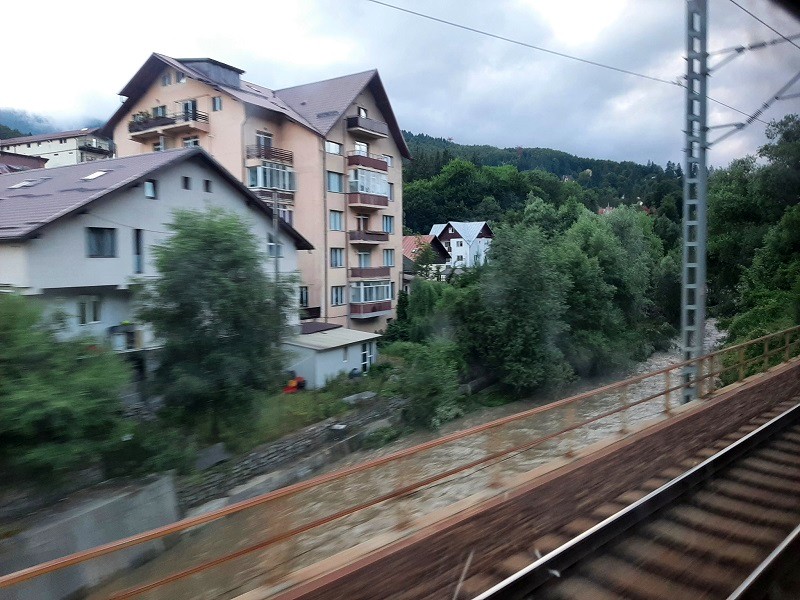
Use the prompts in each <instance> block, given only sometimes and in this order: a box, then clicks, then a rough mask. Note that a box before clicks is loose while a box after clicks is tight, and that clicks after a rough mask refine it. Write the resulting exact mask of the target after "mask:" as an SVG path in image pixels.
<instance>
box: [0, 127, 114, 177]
mask: <svg viewBox="0 0 800 600" xmlns="http://www.w3.org/2000/svg"><path fill="white" fill-rule="evenodd" d="M0 150H2V151H4V152H14V153H16V154H24V155H26V156H38V157H41V158H43V159H45V160H46V161H47V164H46V165H45V167H46V168H48V169H52V168H53V167H61V166H64V165H77V164H78V163H82V162H92V161H95V160H101V159H104V158H108V157H109V156H111V154H112V153H113V148H112V146H111V140H109V139H108V138H105V137H103V136H101V135H99V134H98V129H97V128H96V127H95V128H84V129H75V130H73V131H59V132H56V133H42V134H38V135H27V136H24V137H16V138H9V139H5V140H0Z"/></svg>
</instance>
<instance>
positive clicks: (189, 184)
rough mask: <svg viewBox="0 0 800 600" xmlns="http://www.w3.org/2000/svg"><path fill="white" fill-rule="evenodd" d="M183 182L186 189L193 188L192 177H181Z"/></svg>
mask: <svg viewBox="0 0 800 600" xmlns="http://www.w3.org/2000/svg"><path fill="white" fill-rule="evenodd" d="M181 184H182V185H183V189H185V190H190V189H192V178H191V177H186V176H183V177H181Z"/></svg>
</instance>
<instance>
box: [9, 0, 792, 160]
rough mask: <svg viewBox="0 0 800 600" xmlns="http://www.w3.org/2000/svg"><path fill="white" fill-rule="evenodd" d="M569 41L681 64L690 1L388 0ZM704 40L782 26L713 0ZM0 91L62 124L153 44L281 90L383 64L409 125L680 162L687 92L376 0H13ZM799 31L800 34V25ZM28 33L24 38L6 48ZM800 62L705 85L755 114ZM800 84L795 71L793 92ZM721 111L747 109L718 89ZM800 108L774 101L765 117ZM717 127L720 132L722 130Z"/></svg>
mask: <svg viewBox="0 0 800 600" xmlns="http://www.w3.org/2000/svg"><path fill="white" fill-rule="evenodd" d="M387 2H389V3H392V4H396V5H398V6H402V7H405V8H408V9H411V10H415V11H418V12H422V13H426V14H429V15H431V16H435V17H437V18H440V19H446V20H450V21H455V22H458V23H460V24H462V25H465V26H468V27H473V28H476V29H482V30H485V31H488V32H491V33H494V34H497V35H501V36H504V37H508V38H513V39H515V40H520V41H523V42H526V43H529V44H533V45H536V46H541V47H545V48H548V49H552V50H556V51H559V52H562V53H566V54H572V55H576V56H580V57H583V58H586V59H589V60H593V61H597V62H603V63H607V64H610V65H613V66H616V67H620V68H623V69H628V70H632V71H637V72H640V73H645V74H648V75H652V76H655V77H659V78H664V79H668V80H675V79H676V78H678V77H679V76H682V75H683V74H684V73H685V62H684V60H683V58H682V56H683V54H684V53H685V49H684V45H685V41H684V30H683V28H684V23H685V18H686V17H685V11H686V6H685V2H684V1H682V0H603V1H598V0H492V1H486V0H387ZM739 2H740V3H742V4H743V6H745V7H746V8H748V9H749V10H750V11H751V12H753V13H755V14H757V15H758V16H759V17H761V18H762V19H763V20H765V21H766V22H767V23H769V24H770V25H772V26H773V27H775V28H776V29H777V30H778V31H780V32H781V33H784V34H786V35H791V34H795V33H798V32H800V22H798V21H797V20H795V19H794V18H792V17H791V16H789V15H788V14H787V13H785V12H784V11H782V10H781V9H779V8H776V7H774V6H773V5H772V4H770V3H769V2H768V1H767V0H739ZM709 13H710V23H711V25H710V33H709V50H715V49H719V48H724V47H729V46H736V45H739V44H746V43H752V42H757V41H761V40H768V39H773V38H775V37H776V35H775V34H774V33H773V32H771V31H770V30H769V29H767V28H766V27H764V26H763V25H761V24H759V23H758V22H757V21H755V20H754V19H753V18H751V17H750V16H748V15H747V14H746V13H744V12H742V11H741V10H740V9H739V8H737V7H736V6H735V5H733V4H732V3H731V2H729V0H709ZM3 17H4V18H3V21H4V23H5V26H4V27H3V29H4V32H3V36H2V40H3V47H4V48H6V52H7V56H6V60H4V61H3V68H2V78H1V79H0V81H2V83H0V106H2V107H6V108H17V109H25V110H28V111H31V112H36V113H43V114H46V115H49V116H52V117H54V118H55V119H58V120H59V122H64V123H66V122H70V121H72V122H74V119H75V118H76V117H79V116H84V115H85V116H91V117H98V118H101V119H105V118H107V117H109V116H110V115H111V113H112V112H113V111H114V109H115V108H116V106H118V103H119V98H118V96H117V93H118V92H119V90H120V89H121V88H122V87H123V86H124V85H125V83H126V82H127V81H128V80H129V79H130V77H131V76H133V74H134V72H135V71H136V70H137V69H138V68H139V67H140V66H141V64H142V63H143V62H144V61H145V60H146V59H147V57H148V56H149V54H150V53H151V52H153V51H156V52H162V53H164V54H167V55H169V56H173V57H177V58H181V57H198V56H208V57H212V58H216V59H218V60H221V61H223V62H227V63H230V64H232V65H235V66H238V67H240V68H242V69H244V70H245V71H246V73H245V75H244V77H245V79H247V80H249V81H253V82H255V83H259V84H261V85H264V86H267V87H270V88H273V89H279V88H281V87H287V86H291V85H296V84H300V83H306V82H309V81H314V80H318V79H326V78H329V77H336V76H338V75H344V74H347V73H353V72H358V71H363V70H366V69H370V68H378V69H379V71H380V74H381V78H382V79H383V82H384V85H385V86H386V89H387V91H388V93H389V98H390V100H391V102H392V105H393V107H394V110H395V114H396V116H397V118H398V120H399V122H400V126H401V127H402V128H404V129H407V130H410V131H413V132H415V133H419V132H423V133H427V134H430V135H433V136H437V137H445V138H452V139H453V140H454V141H456V142H459V143H464V144H491V145H496V146H501V147H507V146H534V147H547V148H555V149H558V150H563V151H566V152H570V153H573V154H577V155H580V156H588V157H596V158H609V159H614V160H634V161H637V162H646V161H647V160H653V161H655V162H657V163H659V164H662V165H663V164H664V163H665V162H666V161H667V160H673V161H679V160H682V151H681V148H682V145H683V142H682V133H681V129H682V122H683V98H684V96H683V90H682V89H681V88H679V87H677V86H671V85H665V84H662V83H656V82H652V81H647V80H643V79H639V78H636V77H632V76H630V75H624V74H621V73H615V72H612V71H608V70H605V69H600V68H597V67H593V66H589V65H585V64H580V63H577V62H574V61H570V60H566V59H563V58H559V57H557V56H553V55H549V54H546V53H543V52H538V51H535V50H531V49H528V48H523V47H520V46H516V45H513V44H510V43H508V42H504V41H500V40H497V39H491V38H488V37H485V36H482V35H479V34H476V33H472V32H469V31H464V30H460V29H456V28H454V27H451V26H448V25H444V24H442V23H436V22H432V21H429V20H424V19H421V18H420V17H417V16H413V15H409V14H404V13H401V12H398V11H396V10H393V9H391V8H387V7H384V6H379V5H376V4H374V3H371V2H369V1H368V0H336V1H334V0H280V1H278V0H262V1H260V2H254V1H252V0H251V1H244V0H225V2H218V3H213V4H212V3H204V2H195V3H189V4H181V3H176V2H173V3H169V4H163V5H159V4H152V3H145V4H141V3H139V4H136V3H133V4H131V3H121V2H108V1H107V0H105V1H94V0H92V1H82V0H80V1H78V2H64V1H63V0H40V1H38V2H34V3H30V4H29V3H25V2H13V3H9V4H8V6H4V8H3ZM796 42H797V43H798V44H800V40H796ZM11 49H18V50H19V54H17V55H14V54H13V53H12V54H8V53H9V52H11ZM798 71H800V49H798V48H796V47H793V46H791V45H790V44H787V43H784V44H781V45H776V46H774V47H770V48H768V49H764V50H758V51H752V52H746V53H744V54H742V55H741V56H740V57H738V58H736V59H735V60H734V61H733V62H731V63H730V64H728V65H726V66H724V67H723V68H722V69H721V70H720V71H719V72H718V73H715V74H714V76H713V77H712V78H711V81H710V87H709V96H711V97H714V98H717V99H720V100H723V101H724V102H726V103H728V104H730V105H732V106H735V107H737V108H740V109H741V110H744V111H746V112H748V113H752V112H753V111H754V110H756V109H757V108H758V107H759V106H760V105H761V104H762V103H763V102H764V101H765V100H766V99H767V98H769V97H770V96H771V95H772V94H774V93H775V92H776V91H777V90H778V88H780V87H781V85H783V84H784V83H785V82H786V81H788V80H789V79H790V78H791V77H792V76H793V75H794V74H795V73H797V72H798ZM792 91H794V92H800V84H798V85H796V86H795V88H794V89H793V90H792ZM709 108H710V112H709V115H710V117H709V122H710V124H711V125H715V124H722V123H730V122H738V121H742V120H743V119H744V117H742V116H741V115H738V114H736V113H733V112H731V111H729V110H727V109H724V108H722V107H720V106H718V105H715V104H713V103H710V104H709ZM790 112H800V100H799V99H797V98H795V99H793V100H785V101H781V102H778V103H776V104H775V105H774V106H773V107H772V108H771V109H770V110H768V111H767V112H766V113H765V115H764V116H763V117H762V118H763V119H764V120H767V121H768V120H770V119H773V118H780V117H781V116H783V115H784V114H787V113H790ZM763 132H764V125H762V124H760V123H758V122H756V123H754V124H753V125H752V126H751V127H750V128H748V129H747V130H745V131H744V132H740V133H738V134H736V135H734V136H732V137H731V138H729V141H727V142H723V143H721V144H720V145H718V146H715V147H714V148H713V149H712V150H711V154H710V156H709V160H710V162H711V163H712V164H715V165H720V166H724V165H726V164H727V163H728V162H729V161H730V160H731V159H732V158H736V157H739V156H742V155H744V154H748V153H754V152H755V151H756V150H757V148H758V147H759V146H760V145H761V144H763V143H764V141H765V138H764V135H763ZM712 133H714V135H713V136H712V139H714V138H715V137H716V135H717V133H716V132H712Z"/></svg>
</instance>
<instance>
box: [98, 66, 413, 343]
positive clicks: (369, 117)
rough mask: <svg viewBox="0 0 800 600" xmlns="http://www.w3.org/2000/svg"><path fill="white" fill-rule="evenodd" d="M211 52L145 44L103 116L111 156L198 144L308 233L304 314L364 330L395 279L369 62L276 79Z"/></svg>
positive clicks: (389, 168)
mask: <svg viewBox="0 0 800 600" xmlns="http://www.w3.org/2000/svg"><path fill="white" fill-rule="evenodd" d="M243 75H244V72H243V71H242V69H239V68H237V67H234V66H232V65H228V64H225V63H223V62H220V61H218V60H215V59H212V58H181V59H176V58H172V57H169V56H165V55H163V54H157V53H153V54H152V55H151V56H150V57H149V58H148V59H147V60H146V61H145V62H144V64H142V66H141V67H140V68H139V70H138V71H136V73H134V74H133V76H132V77H131V79H130V81H129V82H128V83H127V84H126V85H125V86H124V87H123V88H122V90H121V91H120V95H121V96H124V97H125V100H124V102H123V103H122V104H121V105H120V107H119V108H118V110H117V111H116V112H115V113H114V114H113V115H112V116H111V118H110V119H109V121H108V123H107V124H106V125H105V127H104V128H103V132H104V133H105V134H106V135H109V136H113V139H114V144H115V149H116V152H117V155H118V156H131V155H136V154H142V153H150V152H158V151H161V150H164V149H169V148H178V147H182V146H200V147H201V148H203V149H205V150H206V151H207V152H208V153H209V154H211V155H212V156H213V157H214V158H215V159H216V160H217V161H219V162H220V164H222V165H223V166H224V167H225V168H227V169H228V170H229V171H230V172H231V173H233V174H234V176H236V177H237V178H238V179H239V180H240V181H242V182H243V183H244V184H245V185H246V186H248V187H250V188H251V189H252V190H253V191H254V192H255V193H256V194H257V195H258V196H260V197H261V198H263V200H264V201H265V202H267V203H269V204H270V205H272V204H275V205H277V207H278V212H279V214H280V215H281V217H283V218H285V219H286V220H287V221H288V222H289V223H291V224H292V225H293V226H294V227H295V228H296V229H297V230H298V231H300V233H302V234H303V236H304V237H305V238H306V239H308V240H309V241H310V242H311V243H312V244H313V245H314V248H315V250H314V251H313V252H308V253H301V255H300V257H299V268H300V276H301V284H300V285H301V291H300V300H301V303H302V304H303V306H304V308H305V311H304V315H305V317H306V318H307V319H309V320H310V319H316V320H319V321H322V322H327V323H333V324H337V325H342V326H345V327H350V328H356V329H361V330H363V331H370V332H374V331H376V330H381V329H384V328H385V327H386V324H387V322H388V320H389V319H390V318H392V317H393V316H394V311H395V308H396V302H397V292H398V289H399V286H400V284H401V282H402V232H403V194H402V187H403V175H402V159H403V158H409V157H410V153H409V150H408V147H407V145H406V143H405V141H404V139H403V135H402V132H401V129H400V125H399V124H398V122H397V119H396V117H395V115H394V112H393V110H392V106H391V103H390V102H389V97H388V95H387V92H386V90H385V88H384V85H383V82H382V80H381V77H380V76H379V75H378V72H377V71H375V70H370V71H364V72H361V73H354V74H350V75H345V76H343V77H334V78H332V79H327V80H325V81H316V82H313V83H308V84H304V85H298V86H293V87H289V88H285V89H281V90H271V89H269V88H267V87H264V86H262V85H258V84H256V83H252V82H250V81H247V80H245V79H244V77H243Z"/></svg>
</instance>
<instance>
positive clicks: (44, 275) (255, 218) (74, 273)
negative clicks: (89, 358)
mask: <svg viewBox="0 0 800 600" xmlns="http://www.w3.org/2000/svg"><path fill="white" fill-rule="evenodd" d="M101 177H102V176H101ZM147 181H149V182H152V185H145V184H144V183H136V184H133V185H131V186H129V187H127V188H125V189H122V190H119V191H117V192H112V193H110V194H109V195H108V196H106V197H104V198H102V199H100V200H98V201H96V202H94V203H92V204H90V205H89V206H88V207H87V209H86V210H85V211H82V212H81V213H79V214H76V215H75V216H72V217H66V218H63V219H59V220H57V221H55V222H53V223H51V224H50V225H48V226H45V227H44V228H43V229H42V230H41V231H39V232H38V235H37V236H36V237H35V238H33V239H30V240H28V241H26V242H24V243H0V284H2V285H3V287H5V288H6V289H14V290H17V291H19V292H21V293H23V294H27V295H35V296H37V297H38V298H39V300H40V301H41V302H43V303H44V304H45V306H46V308H47V311H48V312H51V313H54V312H55V311H59V312H62V313H63V314H64V315H66V317H67V320H66V325H67V328H68V332H69V334H79V333H89V334H93V335H101V334H106V333H107V332H108V328H109V327H114V326H119V325H122V324H123V322H125V321H135V315H134V314H133V308H132V306H131V304H130V301H131V294H130V291H129V285H130V283H131V282H132V281H133V280H134V279H135V278H138V277H144V278H147V277H152V276H155V275H156V274H157V272H156V269H155V265H154V262H153V254H152V246H153V245H154V244H158V243H161V242H163V241H164V240H165V239H166V238H167V237H168V236H169V235H170V232H169V231H168V229H167V224H168V223H170V222H171V221H172V219H173V211H175V210H176V209H182V208H188V209H205V208H207V207H212V206H215V207H221V208H224V209H225V210H228V211H231V212H234V213H236V214H237V215H239V216H240V217H241V218H242V219H243V220H244V221H245V222H247V223H249V224H250V226H251V229H252V231H253V233H254V234H255V235H256V238H257V239H258V240H259V243H260V249H261V250H262V252H263V253H264V256H265V264H264V268H265V270H266V271H267V272H268V273H271V272H272V269H273V264H274V263H273V260H274V258H269V250H270V248H269V240H270V236H271V235H272V234H273V233H274V232H273V228H272V221H271V220H270V219H268V218H267V216H266V215H265V214H264V213H263V212H262V211H260V210H258V209H256V208H254V207H252V206H248V205H247V204H246V203H245V202H244V201H243V198H242V195H241V192H240V191H238V190H236V189H235V188H234V187H233V186H232V185H231V183H230V182H229V181H227V180H226V179H225V178H224V177H222V176H221V175H220V174H218V173H217V172H215V171H212V170H210V169H208V168H207V167H205V166H204V165H203V164H201V163H199V162H195V161H191V160H188V161H184V162H181V163H178V164H175V165H172V166H169V167H167V168H165V169H163V170H161V171H158V172H157V173H156V174H154V176H153V177H152V179H148V180H147ZM187 183H188V186H189V189H186V185H187ZM153 188H154V190H155V197H148V196H152V195H153V194H152V193H150V192H151V191H152V190H153ZM98 231H100V232H102V233H103V235H101V236H100V237H96V236H94V234H95V233H96V232H98ZM272 239H274V237H273V238H272ZM109 240H112V243H109ZM278 241H279V244H280V246H281V250H282V251H281V253H280V254H281V256H280V258H279V268H280V271H281V272H282V273H287V274H296V273H297V253H298V251H297V250H296V248H295V243H294V240H293V239H292V238H291V237H289V236H288V235H287V234H285V233H284V232H283V231H281V232H280V233H279V235H278ZM137 247H138V252H137ZM90 254H94V255H95V256H90ZM94 303H97V304H96V305H95V304H94ZM81 304H84V307H82V306H81ZM290 314H291V319H290V321H291V322H293V323H295V324H296V323H297V322H298V320H299V319H298V316H297V312H296V311H291V313H290ZM126 333H132V332H126V331H121V332H120V334H126ZM133 333H135V332H133ZM136 335H142V336H143V337H142V338H141V339H142V340H144V341H145V342H147V341H152V335H151V334H150V333H149V332H148V331H143V332H142V333H141V334H138V333H136Z"/></svg>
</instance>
